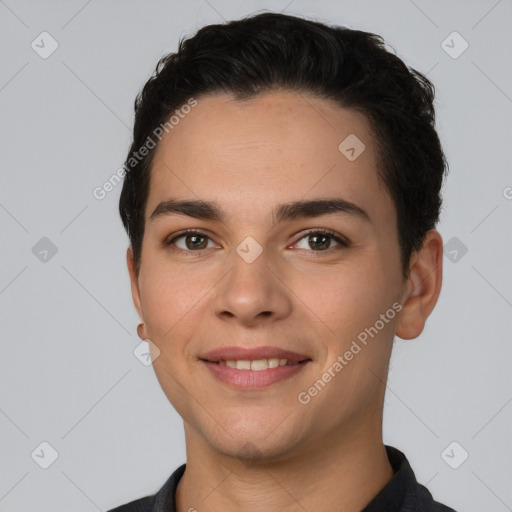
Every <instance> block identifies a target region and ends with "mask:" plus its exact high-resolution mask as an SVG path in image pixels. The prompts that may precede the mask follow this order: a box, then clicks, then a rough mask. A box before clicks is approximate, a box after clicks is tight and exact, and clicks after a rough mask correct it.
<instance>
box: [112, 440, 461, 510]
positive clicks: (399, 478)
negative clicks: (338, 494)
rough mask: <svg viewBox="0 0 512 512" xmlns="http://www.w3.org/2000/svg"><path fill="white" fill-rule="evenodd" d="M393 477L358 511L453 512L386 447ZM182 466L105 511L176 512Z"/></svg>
mask: <svg viewBox="0 0 512 512" xmlns="http://www.w3.org/2000/svg"><path fill="white" fill-rule="evenodd" d="M386 451H387V454H388V459H389V462H390V464H391V467H392V468H393V472H394V475H393V477H392V478H391V480H390V481H389V482H388V483H387V484H386V486H385V487H384V488H383V489H382V490H381V491H380V492H379V494H377V496H375V498H373V500H372V501H371V502H370V503H369V504H368V505H367V506H366V507H365V508H364V509H363V510H362V511H361V512H455V511H454V510H453V509H452V508H449V507H447V506H445V505H442V504H441V503H438V502H437V501H434V499H433V498H432V495H431V494H430V492H429V491H428V490H427V488H426V487H424V486H423V485H421V484H419V483H418V482H417V480H416V477H415V476H414V472H413V470H412V468H411V466H410V464H409V461H408V460H407V458H406V457H405V455H404V454H403V453H402V452H401V451H399V450H397V449H396V448H393V447H392V446H386ZM185 468H186V464H183V465H181V466H180V467H179V468H178V469H177V470H176V471H174V473H173V474H172V475H171V476H170V477H169V479H168V480H167V482H165V484H164V485H163V487H162V488H161V489H160V490H159V491H158V492H157V493H156V494H153V495H152V496H146V497H145V498H140V499H138V500H135V501H132V502H130V503H126V504H125V505H121V506H120V507H117V508H114V509H112V510H109V511H108V512H176V504H175V500H174V496H175V494H176V488H177V486H178V482H179V481H180V478H181V477H182V476H183V473H184V472H185Z"/></svg>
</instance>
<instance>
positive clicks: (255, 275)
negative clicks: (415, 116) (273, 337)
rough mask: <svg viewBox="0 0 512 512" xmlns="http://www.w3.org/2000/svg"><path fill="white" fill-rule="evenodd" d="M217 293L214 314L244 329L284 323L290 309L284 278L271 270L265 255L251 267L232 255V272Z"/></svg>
mask: <svg viewBox="0 0 512 512" xmlns="http://www.w3.org/2000/svg"><path fill="white" fill-rule="evenodd" d="M216 292H217V295H216V297H215V299H214V307H215V314H216V315H217V316H218V317H219V318H221V319H222V320H224V321H228V322H233V323H236V322H238V323H239V324H243V325H245V326H247V327H249V326H255V325H257V324H259V323H261V322H270V321H276V320H280V319H283V318H285V317H286V316H287V315H289V314H290V312H291V309H292V301H291V297H290V295H291V292H290V290H289V288H287V287H286V285H285V282H284V276H283V275H282V272H281V275H279V269H278V268H275V265H274V268H271V265H270V262H269V260H268V258H267V257H266V254H265V251H263V253H262V254H260V256H258V258H256V260H254V261H252V262H251V263H248V262H247V261H245V260H244V259H243V258H242V257H240V256H239V255H238V254H236V253H235V254H234V256H233V262H232V267H231V271H229V272H228V273H227V275H226V276H225V278H224V279H223V280H222V284H221V285H220V286H218V287H217V290H216Z"/></svg>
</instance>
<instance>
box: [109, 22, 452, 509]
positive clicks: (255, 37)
mask: <svg viewBox="0 0 512 512" xmlns="http://www.w3.org/2000/svg"><path fill="white" fill-rule="evenodd" d="M433 98H434V90H433V86H432V84H431V83H430V82H429V81H428V80H427V79H426V78H425V77H424V76H423V75H421V74H420V73H418V72H416V71H414V70H412V69H409V68H407V66H406V65H405V64H404V63H403V62H402V61H401V60H400V59H399V58H397V57H396V56H395V55H394V54H392V53H390V52H388V51H387V50H386V49H385V48H384V43H383V41H382V39H381V38H379V36H376V35H374V34H369V33H366V32H361V31H356V30H350V29H347V28H341V27H328V26H326V25H323V24H320V23H316V22H313V21H308V20H303V19H300V18H297V17H292V16H285V15H280V14H273V13H266V14H260V15H257V16H253V17H249V18H246V19H244V20H239V21H233V22H231V23H228V24H224V25H212V26H207V27H204V28H202V29H201V30H199V32H198V33H197V34H196V35H195V36H194V37H192V38H189V39H187V40H184V41H182V42H181V43H180V47H179V50H178V52H177V53H174V54H170V55H168V56H166V57H164V58H163V59H162V60H161V61H160V62H159V63H158V65H157V68H156V73H155V75H154V76H153V77H152V78H151V79H150V80H149V81H148V83H147V84H146V85H145V87H144V89H143V90H142V92H141V94H140V95H139V96H138V98H137V101H136V105H135V113H136V117H135V127H134V138H133V143H132V146H131V148H130V152H129V154H128V157H127V159H126V164H125V170H126V176H125V182H124V184H123V190H122V194H121V199H120V213H121V217H122V220H123V223H124V226H125V228H126V229H127V232H128V235H129V237H130V247H129V249H128V251H127V263H128V268H129V273H130V279H131V286H132V295H133V300H134V304H135V307H136V309H137V311H138V313H139V316H140V318H141V324H140V325H139V327H138V334H139V336H140V337H141V339H144V340H146V341H148V343H149V347H150V351H151V357H152V360H153V366H154V369H155V372H156V375H157V378H158V380H159V383H160V385H161V386H162V389H163V391H164V392H165V394H166V396H167V397H168V399H169V401H170V402H171V403H172V405H173V406H174V407H175V409H176V410H177V411H178V413H179V414H180V415H181V416H182V418H183V421H184V428H185V438H186V451H187V462H186V464H184V465H182V466H181V467H180V468H178V469H176V470H175V472H174V473H173V474H172V475H171V477H170V478H169V479H168V481H167V482H166V483H165V484H164V485H163V487H162V488H161V489H160V490H159V491H158V492H157V493H156V494H154V495H152V496H148V497H144V498H141V499H139V500H137V501H135V502H132V503H130V504H126V505H123V506H120V507H118V508H116V509H115V510H116V511H118V512H119V511H123V512H127V511H148V512H149V511H154V512H157V511H158V512H163V511H169V512H170V511H177V512H185V511H189V512H190V511H194V510H197V511H199V512H201V511H202V510H205V511H206V510H208V511H212V512H213V511H222V512H226V511H228V512H230V511H268V512H273V511H278V510H279V511H280V512H287V511H297V510H307V511H315V512H332V511H338V510H339V511H345V512H355V511H361V510H364V511H366V512H377V511H384V510H385V511H402V510H403V511H406V510H407V511H449V510H452V509H449V508H447V507H445V506H444V505H441V504H439V503H437V502H435V501H434V500H433V498H432V496H431V495H430V493H429V491H427V489H426V488H425V487H423V486H421V485H420V484H419V483H418V482H417V481H416V479H415V476H414V473H413V471H412V469H411V468H410V466H409V464H408V462H407V459H406V458H405V456H404V454H402V453H401V452H400V451H398V450H396V449H395V448H392V447H389V446H385V445H384V443H383V440H382V409H383V402H384V394H385V383H386V378H387V370H388V363H389V358H390V355H391V350H392V344H393V339H394V336H395V335H397V336H399V337H401V338H404V339H412V338H415V337H417V336H419V335H420V333H421V332H422V330H423V328H424V325H425V322H426V319H427V317H428V316H429V315H430V313H431V312H432V310H433V308H434V306H435V304H436V302H437V299H438V296H439V292H440V287H441V278H442V239H441V236H440V234H439V233H438V232H437V231H436V230H435V229H434V227H435V225H436V223H437V221H438V217H439V208H440V205H441V197H440V188H441V184H442V180H443V176H444V174H445V171H446V168H447V165H446V161H445V157H444V154H443V151H442V149H441V145H440V142H439V138H438V136H437V133H436V131H435V127H434V119H435V115H434V108H433Z"/></svg>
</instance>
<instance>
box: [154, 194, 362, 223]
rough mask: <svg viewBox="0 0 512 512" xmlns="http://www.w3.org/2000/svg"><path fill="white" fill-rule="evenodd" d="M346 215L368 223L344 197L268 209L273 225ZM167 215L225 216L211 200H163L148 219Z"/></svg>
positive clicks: (207, 217)
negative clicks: (303, 219) (326, 216)
mask: <svg viewBox="0 0 512 512" xmlns="http://www.w3.org/2000/svg"><path fill="white" fill-rule="evenodd" d="M334 214H345V215H346V214H348V215H352V216H355V217H359V218H360V219H362V220H364V221H366V222H371V220H370V216H369V215H368V213H367V212H366V211H365V210H363V209H362V208H361V207H360V206H357V205H356V204H354V203H351V202H350V201H346V200H345V199H340V198H335V199H315V200H308V201H305V200H302V201H293V202H290V203H284V204H280V205H278V206H277V207H276V208H275V209H274V210H273V211H272V218H273V220H274V222H275V223H276V224H279V223H281V222H285V221H288V220H292V219H296V218H312V217H320V216H322V215H334ZM168 215H186V216H188V217H193V218H195V219H202V220H213V221H217V222H222V223H224V221H225V219H226V217H227V215H226V213H225V212H224V210H223V209H222V208H221V207H220V205H218V204H217V203H215V202H210V201H203V200H178V199H167V200H165V201H162V202H161V203H159V204H158V206H157V207H156V208H155V209H154V210H153V213H152V214H151V215H150V217H149V218H150V220H151V221H152V220H154V219H157V218H159V217H164V216H168Z"/></svg>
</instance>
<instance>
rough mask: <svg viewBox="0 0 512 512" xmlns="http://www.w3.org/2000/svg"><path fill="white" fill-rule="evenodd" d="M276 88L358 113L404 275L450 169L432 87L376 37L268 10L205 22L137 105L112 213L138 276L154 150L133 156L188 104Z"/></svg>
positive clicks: (167, 59)
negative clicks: (392, 213) (392, 219)
mask: <svg viewBox="0 0 512 512" xmlns="http://www.w3.org/2000/svg"><path fill="white" fill-rule="evenodd" d="M278 88H279V89H283V88H284V89H288V90H292V91H297V92H299V93H309V94H312V95H314V96H316V97H319V98H325V99H331V100H335V101H336V103H337V104H339V105H340V107H343V108H348V109H353V110H355V111H358V112H360V113H362V114H364V115H365V116H366V118H367V119H368V121H369V123H370V127H371V131H372V134H373V135H374V137H375V141H376V143H377V147H378V154H379V162H378V173H379V179H380V180H381V182H382V183H383V184H384V186H385V188H386V190H387V191H388V193H389V194H390V196H391V198H392V199H393V201H394V204H395V207H396V211H397V216H398V226H397V228H398V234H399V243H400V250H401V264H402V270H403V275H404V277H407V276H408V267H409V259H410V256H411V254H412V252H413V251H415V250H418V249H420V248H421V246H422V243H423V240H424V237H425V234H426V232H427V231H428V230H430V229H434V227H435V225H436V223H437V222H438V220H439V213H440V208H441V192H440V191H441V186H442V181H443V177H444V174H445V172H446V171H447V170H448V164H447V162H446V159H445V156H444V154H443V150H442V148H441V144H440V141H439V137H438V135H437V133H436V130H435V111H434V105H433V102H434V86H433V84H432V83H431V82H430V81H429V80H428V79H427V78H426V77H425V76H424V75H423V74H421V73H420V72H418V71H416V70H415V69H413V68H409V67H407V66H406V65H405V64H404V63H403V62H402V60H401V59H400V58H398V57H397V56H396V55H395V54H394V53H391V52H390V51H388V50H387V49H386V48H385V42H384V40H383V38H382V37H381V36H378V35H376V34H372V33H369V32H363V31H360V30H353V29H349V28H345V27H338V26H333V27H331V26H327V25H325V24H322V23H319V22H315V21H310V20H306V19H302V18H299V17H295V16H288V15H283V14H276V13H263V14H259V15H255V16H250V17H247V18H244V19H241V20H236V21H231V22H229V23H226V24H218V25H208V26H205V27H203V28H201V29H200V30H199V31H198V32H197V34H196V35H194V36H193V37H190V38H188V39H187V38H183V39H181V40H180V43H179V48H178V51H177V52H176V53H170V54H168V55H166V56H164V57H162V58H161V59H160V60H159V61H158V64H157V66H156V69H155V73H154V74H153V76H152V77H151V78H150V79H149V80H148V82H147V83H146V84H145V86H144V88H143V89H142V91H141V92H140V93H139V94H138V96H137V98H136V99H135V124H134V129H133V143H132V145H131V147H130V150H129V153H128V156H127V158H126V163H125V169H126V171H127V172H126V174H125V178H124V183H123V189H122V192H121V197H120V201H119V211H120V214H121V219H122V221H123V224H124V227H125V229H126V231H127V233H128V236H129V238H130V243H131V246H132V249H133V254H134V261H135V268H136V272H137V274H138V272H139V269H140V259H141V252H142V240H143V236H144V213H145V208H146V203H147V198H148V193H149V179H150V171H151V162H152V156H153V155H154V149H152V150H151V151H149V152H147V155H146V156H145V157H144V158H140V156H138V151H139V149H140V148H141V147H143V146H144V145H146V146H147V147H148V146H149V144H148V141H149V140H150V139H152V134H154V133H155V128H157V127H158V126H163V125H164V124H165V123H166V122H167V123H168V121H169V119H170V118H171V116H172V115H173V114H174V113H175V112H174V111H175V110H176V109H177V108H179V107H180V106H183V105H185V104H187V102H189V100H190V98H198V97H199V96H201V95H206V94H214V93H217V92H219V93H222V92H224V93H229V94H232V95H233V96H234V97H235V98H236V99H237V100H243V99H250V98H252V97H254V96H256V95H258V94H259V93H261V92H266V91H271V90H273V89H278ZM340 142H341V141H340ZM154 145H155V144H153V146H154ZM149 147H151V146H149ZM134 154H136V155H137V158H136V159H135V158H134Z"/></svg>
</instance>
